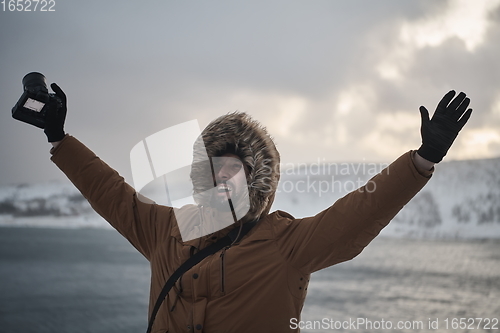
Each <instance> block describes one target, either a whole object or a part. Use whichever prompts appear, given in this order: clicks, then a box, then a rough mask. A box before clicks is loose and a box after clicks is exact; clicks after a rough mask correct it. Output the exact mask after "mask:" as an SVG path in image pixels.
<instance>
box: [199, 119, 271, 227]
mask: <svg viewBox="0 0 500 333" xmlns="http://www.w3.org/2000/svg"><path fill="white" fill-rule="evenodd" d="M205 151H206V153H205ZM225 153H231V154H235V155H237V156H238V157H239V158H240V159H241V161H242V162H243V163H244V164H245V165H246V167H247V170H248V172H247V174H246V178H247V185H248V198H249V203H250V207H249V208H248V213H247V214H246V215H245V216H244V217H243V218H242V219H240V220H241V221H243V222H244V221H251V220H254V219H260V218H262V217H263V216H265V215H267V214H268V213H269V210H270V209H271V205H272V203H273V201H274V195H275V193H276V188H277V187H278V181H279V174H280V170H279V165H280V156H279V152H278V150H277V149H276V146H275V145H274V142H273V140H272V138H271V136H270V135H269V134H268V133H267V130H266V129H265V127H263V126H262V125H261V124H260V123H259V122H257V121H256V120H254V119H252V118H251V117H250V116H249V115H248V114H246V113H244V112H233V113H229V114H227V115H224V116H221V117H219V118H217V119H215V120H214V121H212V122H211V123H210V124H209V125H208V126H207V127H206V128H205V129H204V130H203V131H202V133H201V135H200V137H199V138H198V140H197V141H196V142H195V144H194V147H193V164H192V166H191V174H190V176H191V181H192V183H193V190H194V198H195V201H196V202H197V203H198V204H200V205H207V204H208V200H209V198H208V197H206V196H205V195H204V193H208V192H209V191H208V190H210V189H211V188H213V187H214V180H213V177H212V176H209V177H207V176H203V175H212V171H211V166H210V163H209V162H208V159H207V157H217V156H222V155H223V154H225Z"/></svg>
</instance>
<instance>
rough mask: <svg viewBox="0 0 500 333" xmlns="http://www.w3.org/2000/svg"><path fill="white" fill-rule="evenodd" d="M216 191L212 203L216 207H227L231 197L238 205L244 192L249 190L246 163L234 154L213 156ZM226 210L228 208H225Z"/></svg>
mask: <svg viewBox="0 0 500 333" xmlns="http://www.w3.org/2000/svg"><path fill="white" fill-rule="evenodd" d="M212 164H213V168H214V176H215V185H216V191H215V194H214V196H213V197H212V204H213V205H214V206H215V207H216V208H222V207H227V208H229V205H228V198H231V200H232V201H233V205H235V206H236V204H237V203H238V200H240V199H241V198H242V196H243V194H244V193H246V192H247V189H246V187H247V180H246V170H245V165H244V164H243V163H242V162H241V160H240V159H239V157H238V156H237V155H234V154H224V155H222V156H220V157H213V158H212ZM223 210H226V209H223Z"/></svg>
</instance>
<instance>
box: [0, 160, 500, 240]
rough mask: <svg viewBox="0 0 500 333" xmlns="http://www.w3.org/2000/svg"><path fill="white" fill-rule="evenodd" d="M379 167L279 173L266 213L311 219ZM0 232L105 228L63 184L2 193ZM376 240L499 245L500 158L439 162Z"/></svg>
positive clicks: (332, 166)
mask: <svg viewBox="0 0 500 333" xmlns="http://www.w3.org/2000/svg"><path fill="white" fill-rule="evenodd" d="M385 166H386V165H382V164H375V163H316V164H314V163H313V164H309V165H301V167H300V168H295V169H292V168H289V169H283V170H282V175H281V180H280V186H279V188H278V193H277V194H276V199H275V203H274V205H273V209H272V210H277V209H280V210H284V211H287V212H289V213H291V214H292V215H294V216H295V217H305V216H311V215H314V214H317V213H318V212H320V211H321V210H323V209H325V208H327V207H329V206H330V205H331V204H332V203H334V202H335V200H337V199H338V198H340V197H342V196H344V195H345V194H347V193H348V192H350V191H352V190H354V189H356V188H358V187H359V186H361V185H363V184H365V183H366V182H367V181H368V180H369V179H370V178H371V177H372V176H373V175H375V174H376V173H377V172H379V171H380V170H381V169H382V168H383V167H385ZM153 199H155V198H153ZM157 201H158V200H157ZM0 225H4V226H6V225H16V226H51V227H66V228H75V227H103V228H110V227H109V225H108V224H107V222H106V221H104V220H103V219H102V218H101V217H99V216H98V215H97V214H96V213H95V212H94V211H93V210H92V208H91V207H90V205H89V204H88V202H87V201H86V200H85V199H84V198H83V196H82V195H81V194H80V193H79V192H78V191H77V190H76V188H74V187H73V185H72V184H70V183H69V182H65V183H55V182H54V183H44V184H32V185H26V184H22V185H10V186H4V187H0ZM382 235H385V236H392V237H415V238H421V237H424V238H500V158H495V159H484V160H470V161H453V162H443V163H440V164H439V165H437V166H436V172H435V173H434V175H433V177H432V179H431V180H430V181H429V183H428V184H427V185H426V186H425V187H424V189H423V190H422V191H421V192H420V193H419V194H418V195H417V196H416V197H415V198H414V199H413V200H412V201H410V203H409V204H408V205H406V206H405V207H404V208H403V210H402V211H401V212H400V213H399V214H398V215H397V216H396V217H395V218H394V220H393V221H392V222H391V223H390V224H389V226H388V227H386V228H385V229H384V230H383V231H382Z"/></svg>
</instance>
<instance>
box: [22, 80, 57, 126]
mask: <svg viewBox="0 0 500 333" xmlns="http://www.w3.org/2000/svg"><path fill="white" fill-rule="evenodd" d="M22 82H23V87H24V92H23V94H22V95H21V98H19V100H18V101H17V103H16V105H15V106H14V107H13V108H12V117H13V118H14V119H17V120H20V121H23V122H25V123H28V124H31V125H34V126H36V127H40V128H42V129H43V128H45V117H46V115H47V111H48V110H50V109H53V108H55V109H59V108H60V107H62V101H61V99H60V98H59V97H57V96H56V95H55V94H53V93H49V90H48V89H47V82H46V80H45V76H44V75H43V74H41V73H37V72H32V73H29V74H26V75H25V76H24V78H23V81H22Z"/></svg>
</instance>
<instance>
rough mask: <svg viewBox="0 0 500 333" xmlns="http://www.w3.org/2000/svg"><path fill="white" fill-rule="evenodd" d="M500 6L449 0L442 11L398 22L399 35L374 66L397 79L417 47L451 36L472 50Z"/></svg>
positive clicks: (498, 0) (491, 0) (499, 0)
mask: <svg viewBox="0 0 500 333" xmlns="http://www.w3.org/2000/svg"><path fill="white" fill-rule="evenodd" d="M499 6H500V0H480V1H468V0H450V1H449V2H448V3H447V5H446V6H445V7H444V9H443V10H442V12H438V13H433V14H429V15H427V16H425V17H423V18H420V19H417V20H414V21H402V22H400V23H399V34H398V39H397V41H396V42H395V43H394V45H393V46H392V49H390V50H389V51H388V52H387V53H386V54H384V58H383V59H382V60H381V61H380V63H379V64H378V65H377V66H376V69H377V72H378V73H379V75H380V76H381V77H382V78H384V79H388V80H397V79H400V78H401V76H402V75H403V73H404V72H405V70H406V69H407V68H409V67H410V66H411V65H412V64H413V62H414V61H415V56H416V52H417V51H418V50H419V49H422V48H426V47H439V46H440V45H442V44H443V43H444V42H446V41H448V40H450V39H452V38H457V39H458V40H461V41H462V42H463V43H464V46H465V49H466V50H467V51H468V52H474V51H475V50H476V49H477V48H478V47H479V46H480V45H481V44H483V43H484V41H485V36H486V33H487V31H488V28H489V27H490V26H491V25H492V21H491V14H492V13H493V12H494V11H495V10H496V9H498V7H499Z"/></svg>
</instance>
